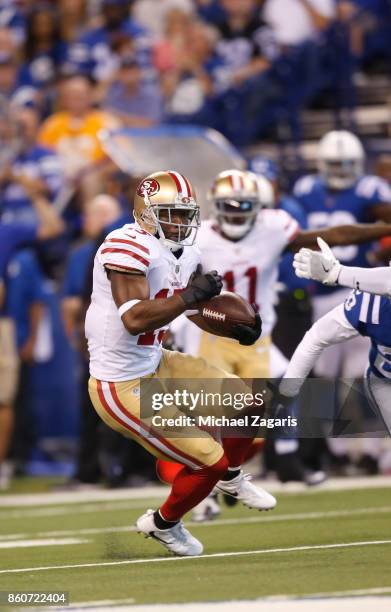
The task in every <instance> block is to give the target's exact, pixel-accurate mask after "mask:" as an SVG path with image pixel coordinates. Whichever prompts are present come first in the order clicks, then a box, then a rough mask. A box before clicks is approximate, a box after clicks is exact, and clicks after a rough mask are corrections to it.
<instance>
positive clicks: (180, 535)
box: [136, 510, 204, 557]
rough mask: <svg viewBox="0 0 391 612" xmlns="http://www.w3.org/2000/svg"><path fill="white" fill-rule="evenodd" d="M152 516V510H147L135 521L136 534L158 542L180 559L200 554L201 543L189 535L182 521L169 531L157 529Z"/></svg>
mask: <svg viewBox="0 0 391 612" xmlns="http://www.w3.org/2000/svg"><path fill="white" fill-rule="evenodd" d="M153 514H154V511H153V510H147V511H146V513H145V514H143V515H142V516H140V518H139V519H137V521H136V528H137V531H138V533H143V534H144V535H145V537H146V538H154V539H155V540H158V541H159V542H160V543H161V544H163V546H164V547H165V548H167V550H169V551H170V552H173V553H174V554H175V555H179V556H180V557H193V556H196V555H200V554H201V553H202V551H203V550H204V547H203V546H202V544H201V542H200V541H199V540H197V539H196V538H194V537H193V536H192V535H191V533H190V532H189V531H188V530H187V529H186V528H185V526H184V525H183V523H182V521H179V523H176V524H175V525H174V527H170V528H169V529H158V528H157V527H156V524H155V520H154V517H153Z"/></svg>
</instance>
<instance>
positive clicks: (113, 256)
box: [98, 230, 151, 275]
mask: <svg viewBox="0 0 391 612" xmlns="http://www.w3.org/2000/svg"><path fill="white" fill-rule="evenodd" d="M98 256H99V259H100V261H101V263H102V264H103V265H104V267H105V268H108V269H109V270H117V271H120V272H128V273H134V272H141V273H142V274H145V275H146V274H147V271H148V268H149V265H150V262H151V254H150V251H149V248H148V247H146V246H145V244H143V242H142V239H140V238H139V237H137V238H131V237H130V236H128V235H127V234H125V233H123V232H122V231H121V230H119V231H114V232H111V234H109V235H108V237H107V238H106V240H105V241H104V242H103V244H102V245H101V247H100V248H99V251H98Z"/></svg>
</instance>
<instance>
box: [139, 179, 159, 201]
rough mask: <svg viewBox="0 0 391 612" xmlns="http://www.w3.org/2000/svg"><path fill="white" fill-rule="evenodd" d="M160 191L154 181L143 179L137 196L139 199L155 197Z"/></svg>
mask: <svg viewBox="0 0 391 612" xmlns="http://www.w3.org/2000/svg"><path fill="white" fill-rule="evenodd" d="M159 190H160V185H159V183H158V182H157V181H156V180H155V179H145V180H144V181H142V182H141V183H140V185H139V186H138V188H137V195H139V196H140V197H141V198H143V197H145V196H148V197H151V196H153V195H155V193H157V192H158V191H159Z"/></svg>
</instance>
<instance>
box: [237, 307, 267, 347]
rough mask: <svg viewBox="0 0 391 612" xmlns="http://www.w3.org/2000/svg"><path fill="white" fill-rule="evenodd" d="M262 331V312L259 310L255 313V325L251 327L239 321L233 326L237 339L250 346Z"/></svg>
mask: <svg viewBox="0 0 391 612" xmlns="http://www.w3.org/2000/svg"><path fill="white" fill-rule="evenodd" d="M261 333H262V319H261V317H260V314H259V313H258V312H257V314H256V315H255V326H254V327H249V326H248V325H242V324H241V323H239V324H238V325H235V327H233V328H232V336H233V337H234V338H235V340H239V344H244V345H245V346H250V345H251V344H254V342H256V341H257V340H258V338H259V337H260V335H261Z"/></svg>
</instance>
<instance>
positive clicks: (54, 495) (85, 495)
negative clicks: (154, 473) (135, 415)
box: [0, 476, 391, 507]
mask: <svg viewBox="0 0 391 612" xmlns="http://www.w3.org/2000/svg"><path fill="white" fill-rule="evenodd" d="M254 483H255V484H257V483H258V484H261V485H262V486H263V487H265V488H266V489H267V490H268V491H270V492H271V493H306V494H308V495H312V494H314V493H317V492H318V491H342V490H343V491H347V490H354V489H374V488H388V487H390V486H391V478H390V476H368V477H360V478H330V479H329V480H327V481H326V482H325V483H323V484H322V485H321V486H320V487H306V486H305V485H304V484H303V483H287V484H282V483H280V482H277V481H275V480H254ZM168 491H169V488H168V487H166V486H163V485H152V486H149V487H140V488H136V487H135V488H129V489H120V490H118V491H113V490H111V489H109V490H107V489H99V490H96V491H66V492H65V491H62V492H58V491H51V492H48V493H31V494H28V495H24V494H21V495H15V494H13V495H7V494H6V495H3V494H2V495H0V506H2V507H6V506H8V507H15V506H45V505H56V504H57V505H60V504H75V503H83V502H97V501H114V500H126V499H127V500H134V499H145V498H148V497H151V498H153V497H162V496H165V495H167V493H168Z"/></svg>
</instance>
